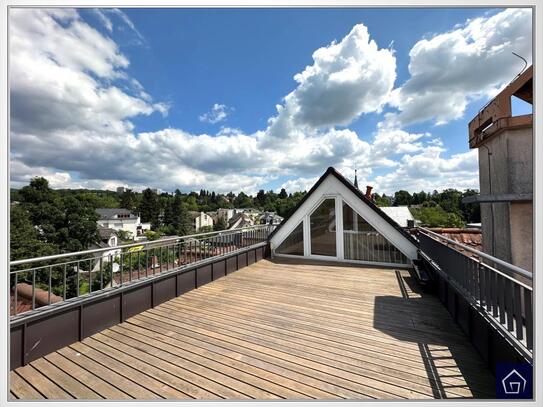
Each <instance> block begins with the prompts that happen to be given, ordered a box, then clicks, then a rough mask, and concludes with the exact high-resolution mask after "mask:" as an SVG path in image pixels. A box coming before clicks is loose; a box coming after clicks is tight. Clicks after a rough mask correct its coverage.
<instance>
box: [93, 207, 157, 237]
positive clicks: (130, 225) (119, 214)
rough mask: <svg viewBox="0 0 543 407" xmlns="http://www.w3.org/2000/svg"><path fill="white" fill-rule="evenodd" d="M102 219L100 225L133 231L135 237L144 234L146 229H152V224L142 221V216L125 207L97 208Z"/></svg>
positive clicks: (99, 220) (99, 221)
mask: <svg viewBox="0 0 543 407" xmlns="http://www.w3.org/2000/svg"><path fill="white" fill-rule="evenodd" d="M96 212H97V213H98V215H100V219H98V222H97V223H98V226H99V227H101V228H110V229H113V230H122V231H125V232H129V233H131V235H132V237H133V238H137V237H138V236H142V235H143V234H144V233H145V231H146V230H151V224H150V223H148V222H141V218H140V217H139V216H138V215H136V214H134V213H132V212H130V211H129V210H128V209H123V208H98V209H96Z"/></svg>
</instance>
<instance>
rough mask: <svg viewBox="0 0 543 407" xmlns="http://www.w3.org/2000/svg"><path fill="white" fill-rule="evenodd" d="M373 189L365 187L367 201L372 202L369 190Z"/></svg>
mask: <svg viewBox="0 0 543 407" xmlns="http://www.w3.org/2000/svg"><path fill="white" fill-rule="evenodd" d="M372 189H373V187H371V186H369V185H366V198H368V199H369V200H372V198H371V190H372Z"/></svg>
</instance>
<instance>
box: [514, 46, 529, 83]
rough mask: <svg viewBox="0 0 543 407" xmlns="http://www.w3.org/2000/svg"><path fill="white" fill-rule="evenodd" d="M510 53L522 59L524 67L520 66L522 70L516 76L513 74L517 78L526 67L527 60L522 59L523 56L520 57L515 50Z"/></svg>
mask: <svg viewBox="0 0 543 407" xmlns="http://www.w3.org/2000/svg"><path fill="white" fill-rule="evenodd" d="M511 54H513V55H514V56H516V57H519V58H520V59H522V60H523V61H524V68H522V70H521V71H520V72H519V73H518V75H517V76H515V78H518V77H519V76H520V74H521V73H522V72H524V70H525V69H526V67H527V66H528V61H526V59H524V58H523V57H521V56H520V55H519V54H517V53H516V52H511Z"/></svg>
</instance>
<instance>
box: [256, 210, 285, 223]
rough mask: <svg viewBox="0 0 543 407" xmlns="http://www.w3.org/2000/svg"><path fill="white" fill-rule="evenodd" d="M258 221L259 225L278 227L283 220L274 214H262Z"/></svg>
mask: <svg viewBox="0 0 543 407" xmlns="http://www.w3.org/2000/svg"><path fill="white" fill-rule="evenodd" d="M259 220H260V224H261V225H279V224H281V222H283V218H282V217H281V216H279V215H277V214H276V213H275V212H264V213H263V214H262V215H260V219H259Z"/></svg>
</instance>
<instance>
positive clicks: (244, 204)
mask: <svg viewBox="0 0 543 407" xmlns="http://www.w3.org/2000/svg"><path fill="white" fill-rule="evenodd" d="M234 206H235V207H236V208H251V207H253V200H252V199H251V197H250V196H248V195H246V194H245V193H244V192H240V193H239V194H238V196H237V197H236V199H234Z"/></svg>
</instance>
